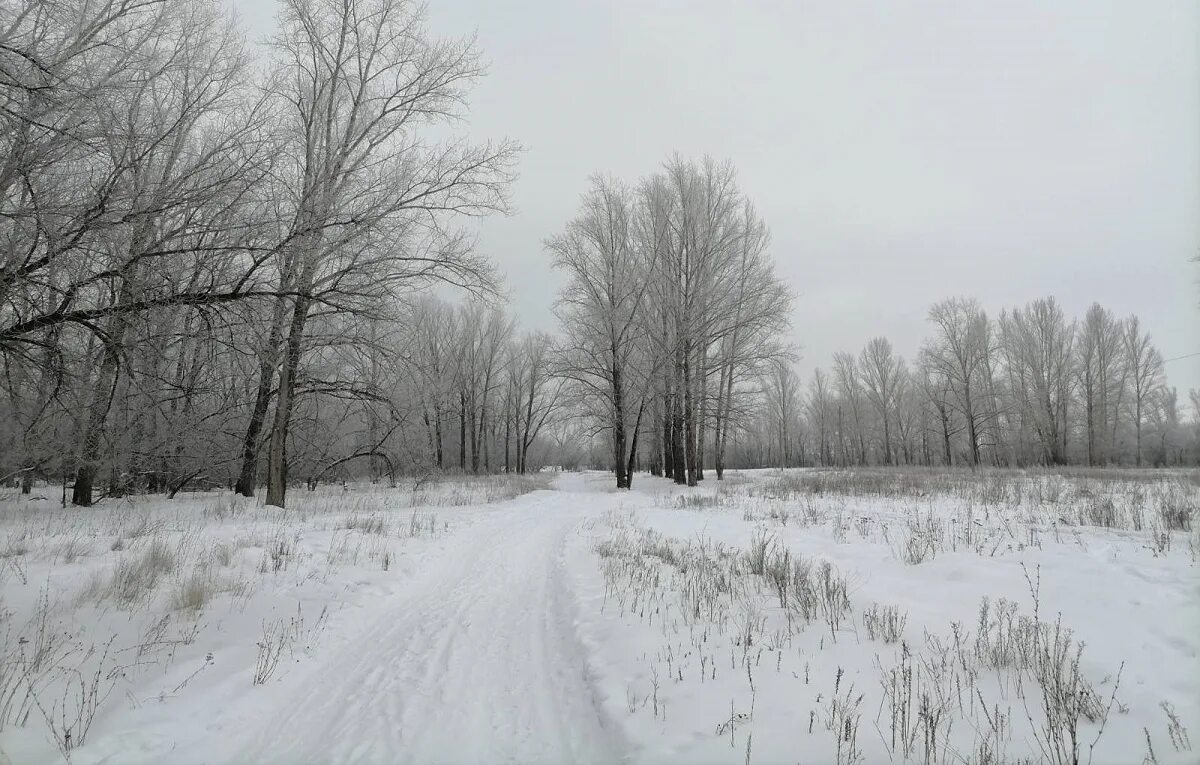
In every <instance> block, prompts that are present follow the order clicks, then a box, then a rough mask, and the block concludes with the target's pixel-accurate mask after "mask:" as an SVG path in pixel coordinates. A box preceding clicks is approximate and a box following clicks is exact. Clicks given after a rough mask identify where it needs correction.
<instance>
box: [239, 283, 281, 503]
mask: <svg viewBox="0 0 1200 765" xmlns="http://www.w3.org/2000/svg"><path fill="white" fill-rule="evenodd" d="M286 306H287V303H286V302H285V299H284V298H282V297H280V298H277V299H276V302H275V308H274V314H273V316H272V318H271V330H270V332H269V334H268V336H267V345H266V347H265V348H264V349H263V352H262V356H261V357H260V359H259V363H258V391H257V392H256V393H255V396H254V408H253V409H251V410H250V421H249V422H248V423H247V424H246V435H245V436H244V437H243V438H242V467H241V470H240V471H239V472H238V479H237V483H236V484H234V489H233V490H234V491H235V492H236V493H238V494H241V495H242V496H243V497H253V496H254V487H255V484H256V483H257V474H258V445H259V439H260V438H261V437H262V429H263V424H264V423H265V422H266V420H267V408H268V407H269V406H270V405H271V384H272V383H273V382H275V370H276V367H278V366H279V364H278V362H277V360H276V355H277V354H278V352H279V342H280V339H281V337H282V335H283V320H284V316H285V313H284V309H285V308H286Z"/></svg>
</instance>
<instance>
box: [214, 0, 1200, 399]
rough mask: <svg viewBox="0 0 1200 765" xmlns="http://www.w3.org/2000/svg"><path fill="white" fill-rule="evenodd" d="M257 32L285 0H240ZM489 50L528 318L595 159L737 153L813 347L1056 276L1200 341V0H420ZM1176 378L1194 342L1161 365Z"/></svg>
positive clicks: (1008, 298)
mask: <svg viewBox="0 0 1200 765" xmlns="http://www.w3.org/2000/svg"><path fill="white" fill-rule="evenodd" d="M232 2H233V3H234V5H235V7H236V8H237V10H238V12H239V14H240V15H241V17H242V19H243V21H244V25H245V27H246V29H247V31H248V32H249V34H250V35H251V37H261V36H262V35H265V34H267V33H268V32H269V31H270V30H271V28H272V26H273V24H274V21H273V17H274V3H273V2H271V1H270V0H232ZM428 17H429V24H430V27H431V28H432V29H433V30H434V32H435V33H437V34H439V35H449V36H461V35H467V34H472V33H475V34H477V35H478V40H479V45H480V47H481V49H482V51H483V53H484V55H485V57H486V59H487V60H488V61H490V69H489V75H488V77H487V79H486V80H484V81H483V82H482V83H481V84H480V85H479V87H478V88H477V90H476V91H475V94H474V97H473V100H472V109H471V119H470V125H469V126H468V127H467V128H466V130H467V131H468V132H469V133H470V134H471V135H472V136H476V137H480V138H487V137H493V138H500V137H505V136H508V137H512V138H516V139H518V140H519V141H520V142H521V143H522V144H524V146H525V147H526V151H525V153H524V155H523V156H522V159H521V164H520V173H521V177H520V180H519V181H518V183H517V185H516V187H515V189H514V194H513V200H514V202H515V204H516V207H517V210H516V212H515V213H514V214H513V215H512V216H510V217H508V218H497V219H491V220H488V221H486V222H484V223H483V224H482V226H481V230H480V245H481V247H482V248H483V249H484V251H486V252H487V253H489V254H490V255H491V256H492V257H493V258H494V259H495V260H496V262H498V263H499V264H500V266H501V268H502V269H503V270H504V271H505V272H506V274H507V277H508V287H509V292H510V294H511V296H512V303H513V310H514V312H515V313H516V314H517V315H518V317H519V319H520V321H521V323H522V324H523V325H524V326H527V327H542V328H547V329H550V328H552V327H553V317H552V315H551V313H550V309H551V305H552V303H553V297H554V293H555V290H556V289H557V286H558V284H559V277H558V276H557V275H556V274H554V273H553V272H552V271H551V270H550V268H549V260H548V257H547V256H546V254H545V252H544V250H543V248H542V242H543V240H544V239H545V238H546V237H547V236H549V235H551V234H553V233H554V232H556V231H558V230H559V229H560V228H561V227H562V226H563V224H564V223H565V222H566V221H567V220H568V219H569V218H570V217H571V216H572V215H573V213H574V211H575V208H576V203H577V201H578V198H579V195H580V194H581V193H582V192H583V191H584V189H585V186H586V184H587V178H588V176H589V175H591V174H593V173H597V172H603V173H608V174H613V175H616V176H620V177H623V178H626V179H628V180H630V181H634V180H636V179H637V178H639V177H640V176H642V175H644V174H646V173H648V172H651V171H652V170H654V169H655V168H656V167H657V166H658V164H659V163H661V162H662V160H663V159H664V158H666V157H667V156H668V155H669V154H671V153H672V152H676V151H678V152H680V153H681V154H684V155H688V156H694V157H700V156H702V155H704V154H711V155H713V156H714V157H717V158H719V159H726V158H728V159H731V160H732V161H733V162H734V164H735V166H736V167H737V168H738V171H739V177H740V180H741V184H742V187H743V189H744V190H745V191H746V193H747V194H748V195H749V196H750V198H751V199H752V200H753V201H754V202H755V204H756V205H757V207H758V208H759V211H760V212H761V214H763V215H764V217H765V218H766V219H767V221H768V223H769V224H770V226H771V231H772V237H773V253H774V257H775V261H776V264H777V269H778V272H779V274H780V275H781V276H782V277H783V278H784V279H786V280H787V281H788V283H789V284H791V286H792V288H793V290H794V291H795V294H796V303H795V310H794V312H793V325H794V328H795V329H794V334H795V337H794V339H795V342H796V343H797V344H798V345H800V346H802V349H803V350H802V353H803V355H804V361H803V363H802V367H803V369H804V371H805V372H806V373H807V371H809V370H811V369H812V367H813V366H814V365H821V366H825V365H827V364H828V363H829V358H830V356H831V355H832V354H833V352H834V351H837V350H843V349H848V350H855V351H856V350H858V349H859V348H861V347H862V345H863V344H864V343H865V342H866V341H867V340H868V339H870V338H871V337H873V336H876V335H886V336H888V337H889V338H890V339H891V340H892V342H893V343H894V344H895V345H896V347H897V349H898V350H899V351H900V352H901V353H902V354H904V355H905V356H912V355H913V354H914V353H915V351H916V349H917V347H918V345H919V343H920V340H921V338H922V337H923V336H924V335H925V334H926V332H927V327H926V325H925V314H926V311H927V309H928V307H929V305H930V304H931V303H933V302H934V301H936V300H938V299H941V298H943V297H947V296H954V295H970V296H975V297H977V298H978V299H979V300H980V301H981V302H982V303H983V304H984V306H985V307H986V308H987V309H988V310H989V312H991V313H992V314H997V313H999V310H1000V309H1001V308H1004V307H1009V306H1013V305H1017V304H1023V303H1025V302H1027V301H1029V300H1032V299H1034V298H1036V297H1041V296H1045V295H1054V296H1056V297H1057V298H1058V299H1059V300H1060V301H1061V302H1062V303H1063V304H1064V306H1065V307H1066V309H1067V311H1068V312H1070V313H1074V314H1076V315H1082V313H1083V312H1084V311H1085V310H1086V309H1087V306H1088V305H1089V304H1090V303H1092V302H1093V301H1098V302H1100V303H1101V304H1103V305H1105V306H1107V307H1109V308H1111V309H1112V310H1114V311H1115V312H1116V313H1118V314H1119V315H1127V314H1129V313H1136V314H1138V315H1139V316H1140V317H1141V318H1142V321H1143V324H1144V325H1145V326H1146V327H1147V328H1148V329H1149V330H1150V331H1151V332H1152V334H1153V335H1154V338H1155V340H1156V342H1157V344H1158V346H1159V347H1160V349H1161V350H1162V352H1163V355H1164V356H1166V357H1168V358H1171V357H1177V356H1182V355H1184V354H1188V353H1195V352H1197V351H1200V266H1198V265H1197V264H1196V263H1193V262H1190V259H1191V258H1192V257H1194V256H1196V255H1197V253H1200V4H1198V3H1196V2H1195V0H1153V1H1152V2H1144V3H1136V2H1102V1H1099V0H1079V1H1077V2H1066V1H1060V2H1055V3H1045V2H1032V1H1031V2H1024V1H1022V0H1007V1H1006V2H1004V3H995V2H963V1H962V0H946V1H945V2H904V3H892V2H883V1H882V0H881V1H880V2H857V1H855V2H847V1H846V0H825V1H824V2H745V3H742V2H732V1H731V0H725V1H723V2H716V1H712V2H709V1H707V0H698V1H694V2H684V1H683V0H679V1H677V2H666V1H663V0H630V1H628V2H626V1H621V2H618V1H616V0H604V1H600V0H519V1H518V0H430V2H429V7H428ZM1167 370H1168V375H1169V378H1170V380H1171V382H1172V383H1173V384H1176V385H1178V386H1179V388H1180V394H1181V399H1186V393H1185V390H1186V389H1187V388H1188V387H1200V357H1193V358H1190V359H1182V360H1178V361H1172V362H1170V363H1169V364H1168V365H1167Z"/></svg>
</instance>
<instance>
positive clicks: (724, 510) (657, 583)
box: [0, 471, 1200, 765]
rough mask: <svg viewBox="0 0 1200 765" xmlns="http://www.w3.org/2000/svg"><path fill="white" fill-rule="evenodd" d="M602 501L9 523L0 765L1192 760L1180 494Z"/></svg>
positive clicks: (755, 494) (591, 487) (947, 484)
mask: <svg viewBox="0 0 1200 765" xmlns="http://www.w3.org/2000/svg"><path fill="white" fill-rule="evenodd" d="M611 483H612V481H611V478H610V477H609V476H606V475H603V474H563V475H560V476H557V477H556V480H555V481H554V483H553V485H551V484H550V482H549V480H548V477H544V476H537V477H531V478H526V479H504V478H491V479H473V480H467V479H461V480H458V481H453V480H450V481H446V482H440V483H437V484H430V485H426V486H423V487H419V488H417V489H415V490H414V489H413V488H411V487H408V488H399V489H387V488H383V487H379V486H351V487H348V488H346V489H344V490H343V489H342V488H341V487H331V488H324V489H320V490H318V491H316V492H312V493H307V492H303V491H299V492H297V493H296V494H295V495H294V497H293V498H292V503H291V504H292V505H293V506H292V507H291V508H289V509H288V510H286V511H280V510H277V509H273V508H266V507H262V506H260V505H258V504H256V503H255V502H253V501H242V500H234V499H232V498H231V497H229V496H228V495H217V494H209V495H205V494H194V495H189V496H186V497H185V496H182V495H181V496H180V497H179V498H176V499H174V500H163V499H161V498H141V499H136V500H133V501H125V500H122V501H120V502H112V503H105V504H104V505H102V506H100V507H98V508H95V509H89V510H79V509H71V508H68V509H65V510H64V509H61V508H59V507H58V503H57V501H56V499H57V498H56V497H54V496H51V495H50V494H45V495H42V496H40V497H38V498H34V499H30V498H26V497H20V496H19V495H15V494H11V493H10V494H7V495H3V496H2V497H0V571H2V572H3V573H2V574H0V592H2V594H3V600H2V602H0V619H2V621H0V640H3V644H2V649H3V654H2V655H0V726H2V728H0V752H2V753H3V754H2V755H0V762H2V761H8V762H13V763H26V762H33V763H40V762H55V761H62V760H64V759H68V758H69V760H70V762H72V763H99V762H108V763H138V762H141V763H151V762H153V763H159V762H172V763H246V762H255V763H259V762H264V763H334V762H346V763H349V762H354V763H357V762H366V763H393V762H470V763H479V762H522V763H527V762H551V763H561V762H647V763H658V762H679V763H685V762H688V763H691V762H724V763H729V762H739V763H740V762H752V763H774V762H785V763H805V764H806V765H807V764H809V763H825V762H844V763H852V762H863V763H875V762H906V761H907V762H935V763H942V762H945V763H979V764H980V765H982V764H983V763H1016V762H1023V761H1026V760H1029V761H1033V762H1040V761H1046V762H1059V761H1066V762H1069V761H1072V760H1071V758H1072V756H1073V755H1074V754H1076V753H1078V755H1079V758H1080V761H1082V762H1088V761H1089V760H1090V761H1091V762H1093V763H1139V762H1143V761H1149V762H1159V763H1191V762H1197V761H1200V749H1193V748H1192V745H1191V742H1190V740H1189V739H1188V730H1187V729H1188V728H1190V727H1192V726H1194V725H1196V724H1197V723H1198V721H1200V576H1198V574H1200V569H1198V568H1197V565H1198V564H1197V558H1198V557H1200V536H1198V535H1200V531H1198V530H1197V526H1200V524H1196V523H1193V521H1194V520H1196V514H1197V510H1198V507H1200V483H1198V481H1197V477H1196V476H1195V475H1194V474H1192V475H1188V474H1174V473H1149V472H1147V473H1139V474H1121V473H1083V474H1077V475H1071V476H1060V475H1054V474H1047V473H1034V474H1028V475H1025V474H1018V473H1011V472H1009V473H981V474H978V475H972V474H969V473H965V472H964V473H928V472H922V471H912V472H910V473H906V472H903V471H895V472H888V471H864V472H860V473H857V474H850V473H845V472H828V473H823V472H810V471H795V472H789V473H788V474H785V475H781V474H779V473H778V472H776V471H760V472H753V473H734V474H731V475H730V476H729V477H728V478H727V480H726V481H724V482H721V483H720V484H718V483H717V482H716V481H715V480H712V478H711V477H710V478H709V480H706V481H705V482H704V484H703V485H702V486H701V487H699V488H694V489H687V488H681V487H676V486H674V485H673V484H671V483H669V482H667V481H664V480H662V479H654V478H650V477H645V476H638V477H637V478H636V479H635V490H634V491H633V492H620V493H619V492H616V491H615V490H612V489H610V486H611ZM985 599H986V600H985ZM1197 746H1198V747H1200V741H1198V742H1197ZM1151 750H1152V752H1153V753H1152V754H1151ZM3 758H7V760H4V759H3ZM1151 758H1152V759H1151Z"/></svg>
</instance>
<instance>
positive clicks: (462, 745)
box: [231, 486, 622, 763]
mask: <svg viewBox="0 0 1200 765" xmlns="http://www.w3.org/2000/svg"><path fill="white" fill-rule="evenodd" d="M564 488H566V487H564ZM579 488H584V487H582V486H580V487H579ZM574 499H582V497H580V496H579V495H576V494H575V493H574V492H570V491H556V492H539V493H538V494H536V495H531V496H529V497H526V498H525V500H524V501H523V502H522V503H521V506H520V507H519V508H514V509H512V510H511V511H509V510H504V511H499V512H496V513H495V514H494V515H493V516H492V517H490V518H488V519H486V520H484V521H481V522H479V523H477V524H475V525H473V526H471V527H470V528H468V529H465V530H464V531H463V532H462V534H463V536H462V537H461V538H459V539H457V540H456V543H455V546H454V553H453V554H452V555H444V556H440V557H438V558H436V559H433V560H432V561H431V562H430V564H429V565H428V566H427V567H426V568H425V569H424V570H423V571H420V572H418V573H417V575H416V577H415V578H414V580H413V581H412V583H411V587H409V588H407V592H408V593H411V596H408V595H404V594H401V595H400V596H397V597H395V598H393V599H390V600H389V601H387V602H384V603H380V604H379V605H378V609H377V618H376V621H375V623H374V624H373V626H371V627H369V628H367V629H366V630H365V631H364V632H363V633H362V637H361V639H359V640H356V641H354V643H353V644H352V645H349V646H346V647H344V648H343V649H342V650H341V651H340V652H339V654H338V655H335V656H331V657H329V659H328V660H323V661H322V666H321V668H320V669H319V670H318V671H316V672H315V673H313V674H312V675H311V676H309V677H308V678H306V679H305V681H304V682H303V683H298V684H297V687H296V688H295V689H294V690H295V692H294V694H292V695H291V696H290V698H289V700H288V701H287V703H286V705H285V706H283V708H280V709H277V710H272V712H271V713H270V714H269V715H267V716H266V720H267V723H266V725H265V726H264V727H262V728H261V729H258V730H255V731H253V732H252V733H251V734H250V735H249V736H248V737H247V740H246V741H245V742H244V744H243V745H240V746H239V747H238V751H237V753H236V754H235V755H234V756H233V757H232V758H231V761H233V762H260V763H307V762H313V763H317V762H319V763H339V762H355V763H372V762H378V763H397V762H431V761H437V762H464V763H467V762H470V763H477V762H521V763H537V762H553V763H570V762H616V761H620V760H621V759H622V745H621V743H620V740H619V738H618V735H619V734H618V733H617V728H616V726H615V725H613V724H612V723H611V722H608V721H606V720H605V719H604V716H603V713H602V712H601V711H600V709H599V706H600V705H599V704H597V703H596V701H595V696H594V693H593V689H592V686H591V684H590V682H589V673H588V669H587V666H586V662H585V658H584V652H583V650H582V649H581V646H580V645H579V643H578V638H577V636H576V632H575V615H574V601H573V598H572V597H571V595H570V593H569V592H568V591H566V589H565V588H566V586H567V585H566V578H565V575H564V571H563V557H562V556H563V549H564V543H565V541H566V539H567V536H568V534H571V533H572V532H574V531H575V530H577V529H578V528H579V527H580V525H581V523H582V522H583V521H584V520H585V519H587V518H588V517H589V516H594V514H595V513H597V512H600V511H602V510H603V509H605V507H606V506H607V505H609V504H611V503H610V502H607V501H603V500H604V499H606V498H604V497H603V496H602V495H596V494H591V496H589V497H588V498H587V499H588V500H589V501H586V502H578V501H573V500H574ZM613 499H614V500H615V497H614V498H613ZM597 500H600V501H597Z"/></svg>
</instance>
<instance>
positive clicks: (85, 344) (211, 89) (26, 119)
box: [0, 0, 528, 505]
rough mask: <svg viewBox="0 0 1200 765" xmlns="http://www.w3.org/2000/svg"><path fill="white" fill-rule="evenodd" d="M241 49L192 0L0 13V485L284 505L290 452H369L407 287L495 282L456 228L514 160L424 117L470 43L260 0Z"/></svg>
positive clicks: (387, 421)
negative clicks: (203, 485)
mask: <svg viewBox="0 0 1200 765" xmlns="http://www.w3.org/2000/svg"><path fill="white" fill-rule="evenodd" d="M265 50H266V55H265V56H263V57H261V60H260V58H255V57H254V56H252V55H251V53H250V51H249V49H248V48H247V46H246V43H245V41H244V39H243V38H242V37H241V35H240V34H239V32H238V31H237V29H236V22H235V19H234V18H233V17H232V16H231V13H230V11H229V9H228V8H227V6H226V5H225V4H224V3H223V2H219V1H218V0H100V2H94V1H92V0H87V1H85V0H24V2H17V3H9V4H5V5H4V6H3V7H2V8H0V243H2V244H0V247H2V248H3V249H2V251H0V365H2V369H0V374H2V383H0V384H2V386H3V402H2V403H0V407H2V410H0V421H2V422H3V425H2V426H0V439H2V440H0V450H2V451H0V456H2V459H0V470H2V471H3V473H0V477H4V478H8V479H10V480H12V479H14V477H20V478H21V479H22V480H23V481H24V482H25V485H26V488H28V485H29V483H30V482H31V481H32V480H34V479H35V478H45V479H51V478H53V479H55V480H60V479H61V480H62V482H63V485H64V487H66V486H67V485H68V484H69V485H70V486H71V487H72V488H71V492H72V493H71V501H72V502H74V503H75V504H77V505H89V504H92V503H93V502H94V501H95V500H96V499H97V498H98V496H114V495H120V494H122V493H126V492H129V491H137V490H159V489H163V490H168V491H175V490H178V489H179V488H180V487H181V486H183V485H186V484H187V483H189V482H198V481H202V480H204V481H208V482H212V483H218V482H219V483H229V484H232V485H233V486H234V487H235V488H236V490H237V491H239V492H240V493H242V494H247V495H249V494H253V493H254V492H255V491H256V488H257V487H258V486H259V485H260V484H261V483H265V484H266V501H267V502H268V503H269V504H274V505H283V504H284V502H285V497H286V492H287V488H288V485H289V482H293V481H295V479H296V478H297V475H296V472H297V467H298V465H299V464H300V463H303V462H305V461H309V462H314V464H315V463H317V462H320V461H321V459H322V456H324V458H326V459H327V460H335V459H343V458H346V457H351V456H354V455H358V454H363V455H367V456H368V457H369V459H370V460H377V459H382V458H386V459H389V460H392V461H395V459H396V455H397V454H398V451H397V448H396V447H388V446H387V439H389V438H393V436H394V434H395V433H396V432H397V431H398V430H399V429H400V428H402V427H403V426H405V425H406V424H407V421H408V420H407V418H408V417H410V415H411V410H412V407H411V406H410V405H409V404H408V403H407V402H406V401H405V400H404V399H403V398H401V397H398V396H397V391H398V389H399V388H400V387H401V386H403V385H404V384H405V382H404V378H405V373H404V369H405V368H406V367H405V365H404V364H401V363H399V362H400V361H402V360H403V359H404V357H405V353H406V352H407V351H408V349H409V346H410V345H412V344H413V343H414V342H416V341H415V339H414V337H413V333H412V332H409V331H407V329H406V326H407V324H406V322H407V321H408V320H409V319H410V318H411V316H410V314H411V313H412V312H413V307H412V305H411V301H410V300H409V298H411V297H412V296H413V295H415V294H417V293H418V291H420V290H422V289H427V288H428V287H429V286H430V285H433V284H439V283H440V284H449V285H454V286H455V287H458V288H461V289H463V290H467V291H468V292H469V293H471V294H473V295H476V296H479V297H481V298H487V297H488V296H490V295H494V294H495V275H494V273H493V269H492V266H491V265H490V264H489V262H488V261H487V260H485V259H484V258H482V257H481V256H480V255H478V254H477V253H476V252H475V249H474V246H473V244H474V243H473V240H472V238H471V237H470V236H469V235H467V234H466V233H465V232H464V231H463V229H462V228H461V226H460V224H459V223H458V221H459V220H461V219H463V218H465V217H471V216H478V215H483V214H487V213H490V212H497V211H504V210H507V208H508V198H507V194H508V187H509V184H510V183H511V180H512V178H513V173H514V167H515V165H514V163H515V157H516V154H517V152H518V150H519V147H518V146H517V145H516V144H515V143H513V142H511V141H500V142H494V143H473V142H470V141H467V140H464V139H462V138H459V137H457V136H456V135H454V133H453V131H452V130H448V129H447V128H446V125H447V124H449V125H451V126H453V124H454V123H456V122H458V121H460V120H461V119H462V118H464V117H465V116H466V96H467V93H468V92H469V89H470V87H471V85H472V84H473V83H474V82H475V81H476V80H477V79H478V78H479V77H480V76H482V74H483V67H482V65H481V63H480V58H479V53H478V51H477V49H476V46H475V44H474V42H473V41H472V40H469V39H468V40H456V39H439V38H437V37H435V36H433V35H432V34H430V32H429V31H428V30H427V29H426V27H425V22H424V18H423V15H422V11H421V9H420V7H419V6H417V5H415V4H413V3H410V2H406V0H347V1H346V2H332V1H331V0H281V2H280V3H279V5H278V28H277V30H276V32H275V34H274V36H273V37H272V38H271V40H270V42H269V45H268V46H267V47H266V49H265ZM476 313H478V311H477V312H476ZM475 316H476V314H475V313H471V312H470V311H467V312H465V313H463V314H461V315H459V323H460V324H461V325H462V326H463V331H464V332H468V331H474V330H475V329H476V328H477V327H476V324H477V322H475ZM468 328H469V329H468ZM501 334H503V333H501ZM503 340H505V341H507V338H503ZM487 342H494V343H500V344H502V343H501V338H495V337H489V338H488V340H487ZM468 363H469V364H471V365H474V366H471V367H470V368H471V370H472V371H471V373H472V374H473V373H474V372H475V370H477V369H478V368H479V365H481V364H484V362H483V361H481V360H479V359H478V358H472V359H470V360H469V362H468ZM474 382H475V381H474V380H473V381H472V384H474ZM514 395H515V394H514ZM465 405H466V404H463V406H465ZM469 405H470V406H472V407H476V408H479V407H481V404H480V402H479V401H478V400H477V399H475V398H471V399H470V400H469ZM460 408H461V407H460ZM526 412H528V407H527V408H526ZM477 413H478V417H477V418H476V419H472V420H471V422H472V423H473V427H474V426H475V425H478V427H479V428H487V427H489V426H490V425H491V420H490V419H488V415H486V414H484V413H483V411H482V409H478V412H477ZM473 416H474V415H473ZM347 418H350V419H352V420H354V421H355V422H357V423H358V424H359V425H361V428H358V427H354V426H351V425H349V424H348V419H347ZM350 431H354V433H353V435H351V434H350ZM358 431H361V432H358ZM522 432H523V433H524V431H522ZM347 438H349V439H350V440H352V441H354V443H353V445H352V446H350V447H342V446H341V445H340V444H341V442H342V441H344V440H345V439H347ZM347 451H348V452H349V453H345V452H347ZM313 469H314V470H315V469H317V468H313Z"/></svg>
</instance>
